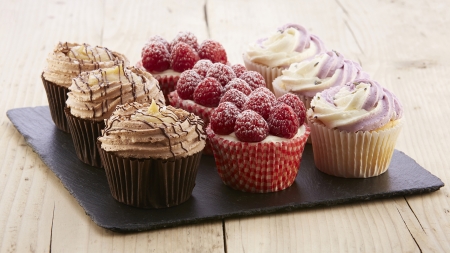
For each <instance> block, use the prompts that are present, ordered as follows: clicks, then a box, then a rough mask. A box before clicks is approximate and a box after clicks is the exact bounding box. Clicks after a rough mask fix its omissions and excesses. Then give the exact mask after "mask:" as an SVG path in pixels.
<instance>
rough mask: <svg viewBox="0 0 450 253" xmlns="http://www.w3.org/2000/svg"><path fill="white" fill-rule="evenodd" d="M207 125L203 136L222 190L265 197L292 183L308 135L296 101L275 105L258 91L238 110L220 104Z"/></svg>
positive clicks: (270, 97)
mask: <svg viewBox="0 0 450 253" xmlns="http://www.w3.org/2000/svg"><path fill="white" fill-rule="evenodd" d="M233 90H234V89H233ZM210 120H211V121H210V124H209V125H208V127H207V128H206V134H207V135H208V138H209V141H210V143H211V146H212V149H213V152H214V158H215V162H216V166H217V170H218V173H219V176H220V178H221V179H222V181H223V183H224V184H226V185H228V186H229V187H231V188H233V189H236V190H239V191H244V192H254V193H265V192H276V191H281V190H284V189H286V188H288V187H289V186H291V185H292V184H293V183H294V181H295V178H296V176H297V173H298V171H299V168H300V161H301V158H302V154H303V150H304V148H305V143H306V140H307V139H308V136H309V133H310V130H309V127H308V126H307V125H306V124H304V122H305V108H304V105H303V103H302V102H301V101H300V99H299V98H298V97H297V96H295V95H293V94H286V95H285V96H283V99H276V98H275V96H274V95H273V94H272V93H271V92H270V91H269V90H268V89H267V88H265V87H263V88H258V89H256V90H255V91H253V92H252V93H250V95H249V96H248V97H247V98H246V100H245V102H244V104H243V106H242V108H241V109H240V108H239V107H238V106H237V105H236V103H233V102H231V101H224V102H221V103H220V104H219V106H218V107H217V108H216V109H215V110H214V111H213V113H212V114H211V119H210Z"/></svg>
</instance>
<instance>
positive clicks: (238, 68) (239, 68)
mask: <svg viewBox="0 0 450 253" xmlns="http://www.w3.org/2000/svg"><path fill="white" fill-rule="evenodd" d="M231 68H232V69H233V71H234V73H235V74H236V76H237V77H239V76H240V75H242V74H244V72H246V71H247V69H246V68H245V67H244V65H242V64H234V65H231Z"/></svg>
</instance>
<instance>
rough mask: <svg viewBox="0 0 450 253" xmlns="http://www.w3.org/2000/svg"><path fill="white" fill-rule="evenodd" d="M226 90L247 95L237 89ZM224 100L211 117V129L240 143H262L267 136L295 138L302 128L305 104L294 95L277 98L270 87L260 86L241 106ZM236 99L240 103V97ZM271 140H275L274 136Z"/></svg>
mask: <svg viewBox="0 0 450 253" xmlns="http://www.w3.org/2000/svg"><path fill="white" fill-rule="evenodd" d="M228 92H239V96H246V95H245V94H244V93H242V92H240V91H238V90H236V89H231V90H229V91H227V93H228ZM226 97H227V96H224V98H226ZM243 99H245V98H243ZM223 100H224V101H221V103H220V104H219V106H218V107H217V108H216V109H215V110H214V111H213V112H212V114H211V117H210V122H211V129H212V130H213V131H214V133H216V134H219V135H227V136H228V137H229V138H231V139H234V138H236V139H237V140H239V141H243V142H262V141H265V140H266V139H268V137H270V136H274V137H277V138H284V139H286V138H288V139H290V138H294V137H295V136H297V135H298V134H299V133H300V134H303V131H304V130H305V127H304V126H303V123H304V122H305V114H306V113H305V106H304V105H303V103H302V101H301V100H300V99H299V98H298V97H297V96H295V95H293V94H286V95H285V96H282V97H280V98H278V99H276V98H275V96H274V95H273V93H271V92H270V90H269V89H267V88H265V87H261V88H258V89H256V90H254V91H252V93H250V95H249V96H248V97H247V98H246V102H245V103H244V105H243V106H242V109H240V108H239V106H237V105H236V102H235V101H234V99H231V98H230V99H223ZM237 102H238V103H237V104H240V100H238V101H237ZM269 134H270V135H269ZM270 139H271V141H274V138H273V137H272V138H270ZM275 139H276V138H275Z"/></svg>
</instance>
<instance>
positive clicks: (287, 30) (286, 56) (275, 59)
mask: <svg viewBox="0 0 450 253" xmlns="http://www.w3.org/2000/svg"><path fill="white" fill-rule="evenodd" d="M323 52H326V50H325V46H324V44H323V42H322V41H321V40H320V39H319V38H318V37H317V36H315V35H312V34H310V33H309V32H308V31H307V30H306V29H305V28H304V27H302V26H300V25H297V24H286V25H284V26H282V27H280V28H279V29H278V30H277V32H276V33H275V34H272V35H271V36H270V37H268V38H262V39H259V40H257V41H256V43H253V44H250V45H249V48H248V49H247V51H246V52H245V53H244V55H243V59H244V63H245V66H246V67H247V69H249V70H254V71H257V72H259V73H261V74H262V75H263V76H264V79H265V80H266V84H267V87H268V88H269V89H270V90H273V89H272V82H273V80H274V79H275V78H277V77H278V76H280V75H281V74H282V70H284V69H287V68H288V67H289V66H290V65H291V64H292V63H295V62H301V61H304V60H307V59H310V58H313V57H314V56H315V55H317V54H320V53H323Z"/></svg>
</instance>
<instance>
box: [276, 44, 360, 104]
mask: <svg viewBox="0 0 450 253" xmlns="http://www.w3.org/2000/svg"><path fill="white" fill-rule="evenodd" d="M360 78H369V75H368V74H367V73H366V72H364V71H363V70H362V68H361V66H360V65H359V64H358V63H356V62H353V61H350V60H348V59H345V58H344V56H343V55H342V54H339V53H337V52H336V51H329V52H327V53H321V54H318V55H316V56H315V57H314V58H312V59H310V60H305V61H302V62H300V63H293V64H291V65H290V66H289V68H288V69H285V70H283V75H281V76H280V77H278V80H277V81H275V82H274V86H278V87H279V88H280V89H282V90H283V91H285V92H292V93H296V94H301V95H304V96H308V97H313V96H314V95H315V94H316V93H317V92H320V91H322V90H324V89H327V88H330V87H333V86H339V85H344V84H346V83H347V82H350V81H353V80H355V79H360Z"/></svg>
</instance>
